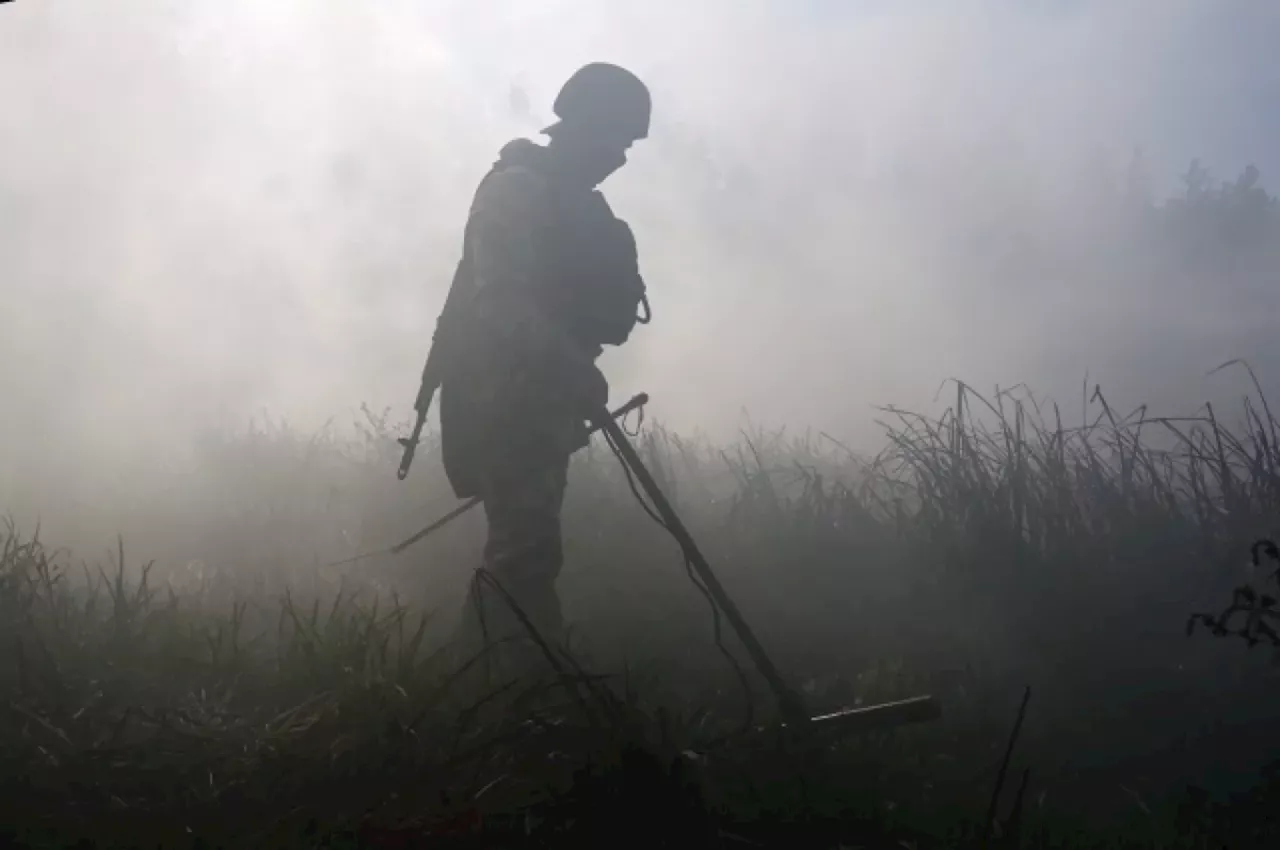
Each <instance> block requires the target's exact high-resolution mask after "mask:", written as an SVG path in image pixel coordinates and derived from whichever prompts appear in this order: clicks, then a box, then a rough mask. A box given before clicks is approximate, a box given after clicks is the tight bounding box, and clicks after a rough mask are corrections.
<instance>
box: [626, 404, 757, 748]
mask: <svg viewBox="0 0 1280 850" xmlns="http://www.w3.org/2000/svg"><path fill="white" fill-rule="evenodd" d="M640 410H641V416H642V417H643V411H644V408H643V407H641V408H640ZM642 421H643V420H642ZM639 430H640V423H637V425H636V432H637V433H639ZM624 433H625V432H624ZM604 439H605V443H607V444H608V446H609V450H610V451H611V452H613V456H614V457H615V458H617V459H618V463H619V464H620V465H621V466H622V474H623V475H624V476H625V477H626V479H627V487H628V489H630V490H631V495H632V496H634V497H635V500H636V501H637V502H638V503H639V504H640V507H641V508H642V509H643V510H644V512H645V513H646V514H648V515H649V518H650V519H652V520H653V521H654V522H655V523H657V524H658V526H659V527H660V528H661V529H662V530H663V531H665V532H667V533H668V534H670V535H671V538H672V539H673V540H675V541H676V545H678V546H679V547H680V554H681V557H682V559H683V560H684V571H685V574H686V575H687V576H688V577H689V581H690V583H692V584H693V586H694V587H695V588H697V590H698V592H699V593H701V594H702V596H703V598H704V599H706V600H707V605H708V607H710V609H711V631H712V635H713V637H714V639H715V644H716V648H717V649H719V650H720V652H721V654H722V655H724V657H725V658H726V659H727V660H728V661H729V665H730V666H731V667H732V668H733V672H734V674H735V675H737V677H738V682H739V684H741V686H742V690H743V693H744V694H745V696H746V702H747V716H746V720H745V721H744V723H743V728H744V729H750V728H751V726H752V725H753V724H754V722H755V697H754V695H753V694H752V692H751V683H750V681H749V680H748V679H747V674H746V671H744V670H743V669H742V665H741V664H739V663H738V659H737V658H735V657H734V656H733V653H732V652H730V651H729V648H728V647H727V646H725V644H724V634H723V630H722V628H721V625H720V606H718V605H716V601H715V598H714V597H713V596H712V595H711V591H709V590H708V589H707V587H706V585H704V584H703V583H702V582H701V581H700V580H699V579H698V577H697V576H696V575H694V572H693V559H692V558H691V557H690V555H689V552H688V550H687V549H686V548H685V544H684V542H683V541H681V540H680V537H679V536H678V535H676V534H675V532H674V531H672V529H671V527H670V526H669V525H667V523H666V522H664V521H663V519H662V517H660V516H658V514H657V512H655V511H654V509H653V508H652V507H651V506H650V505H649V503H648V501H647V500H646V499H645V498H644V495H643V494H641V492H640V490H639V488H637V487H636V482H635V478H634V477H633V475H632V472H631V468H630V467H629V466H628V465H627V461H626V458H624V457H623V455H622V452H621V451H620V450H619V449H618V446H617V445H616V444H615V443H614V441H613V437H612V435H610V434H609V432H608V431H606V432H604Z"/></svg>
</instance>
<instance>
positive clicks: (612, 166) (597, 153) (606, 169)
mask: <svg viewBox="0 0 1280 850" xmlns="http://www.w3.org/2000/svg"><path fill="white" fill-rule="evenodd" d="M562 141H563V143H565V144H564V147H565V148H567V150H566V153H567V154H568V155H569V156H570V158H571V162H572V166H573V170H574V171H575V172H577V173H578V175H579V176H580V177H581V178H582V179H583V180H584V181H585V182H587V183H588V184H589V185H591V186H598V185H599V184H601V183H603V182H604V181H605V180H606V179H608V177H609V175H611V174H613V173H614V172H615V171H617V170H618V169H619V168H621V167H622V166H624V165H626V164H627V151H628V150H630V149H631V144H632V139H630V138H628V137H626V136H621V135H616V134H610V133H606V132H600V131H595V132H590V133H587V132H584V133H574V134H572V135H570V134H568V133H566V134H565V135H564V136H563V137H562Z"/></svg>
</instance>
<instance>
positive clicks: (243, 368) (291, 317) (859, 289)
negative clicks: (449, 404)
mask: <svg viewBox="0 0 1280 850" xmlns="http://www.w3.org/2000/svg"><path fill="white" fill-rule="evenodd" d="M1278 36H1280V5H1276V4H1273V3H1260V2H1245V1H1244V0H1203V2H1190V0H1162V1H1161V2H1156V0H1150V2H1118V1H1117V0H1111V2H1049V0H1043V1H1042V2H1027V1H1026V0H1023V2H1016V3H1014V2H995V0H981V2H979V1H978V0H974V1H973V2H963V0H949V2H915V3H900V2H895V3H888V2H854V0H849V2H836V0H821V2H819V0H788V2H772V3H764V2H750V1H749V0H698V2H695V3H688V2H675V0H670V2H664V1H663V0H647V2H633V0H610V2H607V3H605V2H598V0H562V2H540V3H527V2H514V0H508V1H507V2H476V0H466V2H463V1H462V0H456V1H455V0H438V2H427V0H412V1H411V0H378V2H361V3H355V2H350V0H270V2H262V1H261V0H218V2H212V0H112V1H111V2H109V3H106V2H96V3H95V2H89V0H24V2H18V3H13V4H8V5H5V6H3V7H0V102H3V104H4V108H3V109H2V110H0V145H2V150H3V154H4V156H3V158H0V287H2V290H0V291H3V293H4V295H5V297H4V300H3V302H2V304H0V311H2V312H0V357H3V360H2V361H0V389H3V393H2V394H0V399H2V400H3V401H2V402H0V403H2V404H3V409H0V429H2V433H3V434H4V435H5V440H4V445H3V447H0V476H3V478H4V479H5V481H4V484H3V486H0V496H7V497H8V498H18V497H21V496H22V495H23V494H26V495H27V496H28V497H31V498H34V496H32V495H31V494H32V493H33V492H34V491H33V490H32V487H34V486H35V485H34V484H31V481H32V479H33V478H34V477H42V478H43V479H44V480H47V481H55V480H56V481H66V480H69V479H68V478H66V476H75V475H79V474H80V473H79V472H78V471H77V467H76V466H75V465H76V464H77V463H80V462H85V463H88V462H89V459H92V460H93V466H94V468H95V469H109V468H112V464H115V463H117V462H118V463H119V464H121V466H120V468H121V469H136V468H137V466H136V464H137V463H139V462H141V460H140V459H145V457H147V454H146V452H149V451H150V450H151V449H152V448H153V447H156V446H166V445H171V444H172V443H174V442H180V441H181V440H182V439H184V438H185V436H187V435H190V434H191V433H193V431H194V430H195V429H197V428H199V427H202V426H208V425H212V426H217V427H236V426H239V425H242V424H243V423H244V422H246V421H247V419H248V418H249V417H250V416H252V415H254V414H255V413H260V412H261V411H264V410H266V411H269V412H270V413H272V414H273V415H275V416H278V417H286V418H288V419H290V420H293V421H296V422H298V423H300V424H302V425H306V426H308V427H311V426H314V425H316V424H318V423H321V422H323V421H324V420H325V419H327V418H329V417H331V416H333V417H337V418H338V419H340V420H342V421H346V420H348V419H350V417H351V415H352V411H354V410H355V409H356V408H357V407H358V406H359V404H360V403H361V402H368V403H369V404H370V405H371V406H373V407H375V408H382V407H385V406H392V407H394V408H395V410H396V411H397V412H398V413H400V414H401V415H404V416H408V415H409V412H410V411H409V409H408V408H409V406H410V404H411V401H412V397H413V393H414V391H415V389H416V381H417V377H418V373H419V370H420V368H421V361H422V358H423V357H424V356H425V354H426V350H427V343H428V340H429V337H430V333H431V330H432V328H433V326H434V321H435V317H436V313H437V311H438V309H439V306H440V303H441V301H442V299H443V297H444V291H445V287H446V286H447V284H448V280H449V276H450V274H451V272H452V268H453V265H454V263H455V262H456V259H457V256H458V247H459V246H458V238H459V233H460V229H461V227H462V224H463V219H464V216H465V212H466V207H467V204H468V201H469V199H470V194H471V192H472V191H473V190H474V186H475V183H476V181H477V180H478V179H479V178H480V176H481V175H482V174H483V172H484V170H485V169H486V167H487V166H488V164H489V163H490V162H491V161H492V159H493V158H494V156H495V154H496V152H497V150H498V148H499V147H500V146H501V145H502V144H503V143H504V142H505V141H507V140H508V139H510V138H512V137H514V136H519V135H533V134H536V133H537V131H538V129H539V128H540V127H542V126H544V125H545V124H546V123H548V122H549V120H550V102H551V99H552V98H553V96H554V93H555V90H556V89H557V87H558V86H559V84H560V83H561V82H562V81H563V80H564V78H565V77H566V76H567V75H568V74H569V73H570V72H571V71H572V70H573V69H574V68H576V67H577V66H579V65H581V64H583V63H584V62H587V61H591V60H596V59H605V60H611V61H615V62H619V63H622V64H625V65H627V66H629V67H631V68H632V69H634V70H635V71H637V72H638V73H640V74H641V75H642V76H643V77H644V78H645V79H646V80H647V81H649V82H650V84H651V87H652V89H653V92H654V100H655V119H654V128H653V133H652V138H651V139H650V140H648V141H646V142H644V143H642V144H640V145H639V146H638V147H637V148H636V149H635V152H634V155H633V157H632V163H631V165H630V166H629V167H628V168H627V169H626V170H624V171H623V172H622V173H620V174H619V175H617V176H616V177H615V178H613V179H612V180H611V181H610V182H609V183H607V184H606V186H605V188H606V191H607V193H608V194H609V196H610V198H611V199H612V201H613V202H614V205H615V208H616V209H617V210H618V212H619V213H620V214H621V215H623V216H624V217H627V218H629V219H630V220H631V221H632V222H633V224H634V226H635V229H636V232H637V237H638V240H639V244H640V249H641V263H642V269H643V271H644V272H645V274H646V278H647V280H648V282H649V285H650V289H651V291H652V298H653V303H654V310H655V314H656V319H655V322H654V324H653V325H652V326H651V327H650V328H645V329H641V330H640V331H639V332H638V333H637V334H636V336H635V338H634V342H633V344H632V345H630V346H628V349H627V350H626V351H623V352H611V353H609V354H608V355H606V358H605V360H604V365H605V367H606V371H607V372H608V374H609V375H610V378H611V380H612V383H613V386H614V396H615V398H618V399H621V398H623V397H625V396H628V395H630V394H631V393H633V392H635V391H638V390H641V389H643V390H647V391H649V392H650V393H651V395H652V396H653V399H654V403H653V408H652V411H651V412H652V414H653V415H655V416H658V417H660V418H663V419H665V420H668V421H670V422H672V423H673V424H675V425H677V426H678V427H681V428H685V429H687V428H691V427H693V426H695V425H696V426H700V427H703V428H706V429H708V430H709V431H711V432H713V433H719V432H723V431H725V429H729V428H732V427H735V426H737V425H739V424H741V422H742V410H743V409H744V408H745V409H746V410H748V411H749V412H750V414H751V416H752V418H754V419H756V420H760V421H763V422H766V423H772V424H790V425H792V426H796V427H803V426H806V425H809V426H813V427H814V428H816V429H825V430H828V431H833V432H840V433H843V434H849V435H852V436H855V437H857V436H867V435H868V434H869V433H870V432H869V430H868V429H870V428H871V421H872V418H873V413H872V411H871V405H872V404H877V403H890V402H897V403H902V404H907V405H911V404H922V405H927V404H928V403H929V401H930V399H931V398H932V396H933V393H934V390H935V389H936V388H937V386H938V385H939V383H940V382H941V381H942V380H943V379H945V378H947V377H951V376H955V377H962V378H965V379H967V380H969V381H971V382H973V383H975V384H977V385H979V386H981V387H984V388H985V387H990V386H992V385H993V384H996V383H1000V384H1002V385H1009V384H1014V383H1017V382H1020V381H1025V382H1028V383H1030V384H1031V385H1033V386H1034V387H1038V388H1041V389H1043V390H1044V391H1047V392H1055V393H1061V392H1070V393H1072V396H1071V398H1073V399H1074V398H1075V397H1076V395H1075V394H1076V393H1077V392H1078V391H1077V389H1076V387H1078V385H1079V382H1080V380H1081V379H1082V378H1083V376H1084V373H1085V372H1086V371H1089V372H1091V373H1092V374H1093V376H1094V377H1095V378H1098V379H1101V380H1102V381H1103V383H1104V385H1105V384H1107V383H1108V382H1109V381H1110V383H1112V384H1115V385H1118V388H1117V391H1118V392H1122V393H1129V394H1131V395H1132V396H1133V397H1134V398H1135V399H1137V398H1139V397H1144V396H1143V392H1144V390H1145V389H1146V388H1148V387H1149V388H1150V393H1151V395H1152V397H1153V398H1155V399H1156V400H1163V401H1177V400H1178V399H1179V398H1180V397H1182V395H1183V394H1185V399H1186V400H1187V403H1188V404H1189V405H1194V404H1196V403H1198V402H1199V401H1200V400H1201V399H1202V398H1203V397H1204V396H1205V392H1206V386H1207V385H1206V383H1205V382H1204V380H1203V379H1202V376H1203V373H1204V372H1205V371H1206V370H1207V369H1208V368H1210V367H1212V366H1213V365H1215V364H1216V363H1217V362H1219V361H1220V360H1223V359H1226V358H1228V357H1231V356H1235V355H1238V354H1243V355H1249V356H1253V357H1255V358H1256V357H1261V356H1262V355H1263V354H1265V351H1262V350H1260V349H1258V348H1257V346H1258V345H1259V343H1258V339H1259V338H1260V337H1259V332H1258V331H1257V328H1258V327H1260V325H1259V324H1258V323H1265V321H1267V320H1269V315H1264V316H1258V315H1257V312H1256V310H1255V311H1253V312H1252V313H1251V314H1250V315H1244V314H1237V313H1233V312H1231V311H1230V310H1227V309H1226V308H1223V309H1222V310H1217V308H1212V309H1211V308H1210V306H1208V305H1210V303H1211V301H1212V299H1211V298H1210V297H1209V296H1208V295H1205V296H1204V298H1203V299H1201V298H1200V296H1198V295H1195V294H1194V293H1193V294H1192V295H1189V296H1187V298H1185V299H1183V298H1182V297H1181V296H1179V298H1169V297H1159V298H1155V299H1153V297H1152V296H1153V294H1155V293H1153V291H1152V290H1151V288H1150V285H1149V282H1148V281H1149V278H1150V277H1151V263H1149V262H1148V259H1149V258H1146V257H1143V256H1136V255H1135V256H1118V257H1114V258H1112V259H1113V262H1112V261H1108V262H1112V264H1111V265H1102V264H1101V261H1100V260H1096V258H1095V259H1090V261H1089V262H1088V263H1084V260H1083V259H1082V260H1081V262H1082V263H1084V265H1081V266H1080V269H1083V271H1081V270H1080V269H1077V271H1076V272H1070V273H1069V272H1068V270H1066V269H1065V268H1064V270H1063V272H1062V276H1061V279H1058V280H1051V279H1047V278H1046V277H1045V276H1043V275H1040V276H1037V279H1018V278H1017V277H1016V276H1015V275H1011V274H1008V269H1010V268H1016V263H1014V261H1012V260H1010V261H1009V263H1013V265H1009V264H1005V265H1001V263H1004V262H1005V261H1004V260H1000V261H999V262H997V261H996V260H995V259H993V256H994V255H995V254H998V253H999V252H1000V251H1001V250H1003V249H1004V248H1005V247H1007V246H1003V245H992V244H989V243H984V242H982V241H981V240H980V239H979V238H978V237H977V236H975V234H976V233H979V232H981V227H980V225H982V223H983V222H987V221H988V220H989V221H991V222H992V223H993V226H994V224H995V223H999V222H1007V221H1010V220H1019V219H1020V218H1025V220H1027V221H1046V220H1052V221H1056V222H1058V224H1059V225H1060V227H1055V228H1053V230H1054V231H1055V232H1056V231H1058V230H1062V231H1063V232H1066V230H1070V229H1071V228H1076V227H1080V228H1087V227H1088V226H1089V225H1090V221H1089V217H1088V214H1087V211H1086V208H1085V207H1083V206H1079V205H1078V204H1077V202H1076V201H1075V200H1073V198H1075V195H1074V194H1073V193H1074V192H1077V191H1078V190H1079V187H1080V183H1081V179H1082V178H1081V175H1082V174H1085V173H1091V172H1088V169H1089V168H1095V169H1096V168H1098V167H1101V166H1100V165H1099V163H1103V162H1107V163H1109V164H1110V167H1111V168H1113V169H1114V170H1116V171H1117V172H1118V173H1121V174H1122V173H1123V169H1124V167H1125V165H1126V163H1127V161H1128V159H1129V157H1130V154H1131V151H1132V150H1133V148H1134V147H1135V146H1140V147H1141V148H1142V149H1143V151H1144V155H1145V159H1146V161H1147V162H1148V163H1149V166H1150V169H1151V172H1152V174H1153V176H1154V177H1155V178H1156V180H1157V183H1158V184H1159V185H1160V186H1161V187H1162V188H1164V189H1166V190H1171V189H1172V188H1173V185H1174V183H1175V181H1176V175H1177V174H1178V173H1179V172H1180V171H1181V170H1182V169H1184V168H1185V166H1186V163H1187V162H1188V161H1189V159H1190V158H1191V157H1192V156H1197V155H1198V156H1201V157H1203V158H1204V160H1205V161H1206V162H1207V163H1209V164H1210V166H1212V167H1214V168H1215V176H1217V177H1221V178H1227V177H1232V176H1234V175H1235V174H1236V173H1237V172H1238V171H1239V170H1240V169H1241V168H1243V166H1244V165H1246V164H1248V163H1254V164H1256V165H1258V166H1259V167H1260V168H1261V169H1262V171H1263V175H1264V179H1266V178H1267V177H1270V180H1269V181H1268V185H1269V186H1270V187H1271V188H1272V189H1273V190H1274V189H1275V188H1278V187H1280V54H1277V53H1276V52H1275V50H1274V47H1275V44H1276V40H1277V37H1278ZM526 104H527V107H526ZM1046 211H1047V212H1046ZM1032 212H1035V213H1036V215H1038V216H1039V217H1031V216H1030V213H1032ZM1055 216H1056V218H1055ZM1049 230H1050V228H1047V227H1046V228H1044V232H1043V233H1037V232H1030V233H1027V234H1025V237H1026V239H1027V240H1029V242H1030V243H1033V244H1038V242H1037V240H1038V239H1040V238H1041V237H1042V236H1043V237H1045V238H1051V237H1053V234H1052V233H1049V232H1048V231H1049ZM1081 253H1092V252H1081ZM1072 267H1073V268H1074V266H1072ZM1130 270H1132V271H1133V274H1132V275H1130V274H1129V273H1128V272H1129V271H1130ZM1140 272H1141V273H1140ZM1072 274H1077V275H1078V276H1077V277H1072V276H1071V275H1072ZM1215 310H1217V312H1215ZM1246 320H1249V321H1246ZM1250 321H1251V322H1253V324H1252V325H1250V324H1249V322H1250ZM54 470H57V471H58V475H57V476H54V473H53V471H54ZM121 474H124V473H121ZM15 493H16V494H17V496H15V495H14V494H15ZM41 498H47V494H45V495H43V496H41Z"/></svg>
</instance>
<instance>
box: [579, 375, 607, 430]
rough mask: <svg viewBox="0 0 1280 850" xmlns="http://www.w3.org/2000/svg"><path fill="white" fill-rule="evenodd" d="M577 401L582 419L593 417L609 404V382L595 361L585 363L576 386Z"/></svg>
mask: <svg viewBox="0 0 1280 850" xmlns="http://www.w3.org/2000/svg"><path fill="white" fill-rule="evenodd" d="M578 401H579V403H580V404H581V405H582V415H583V418H584V419H594V418H595V416H596V414H598V413H599V412H600V411H601V410H603V409H604V408H605V407H606V406H607V405H608V404H609V382H608V381H607V380H605V377H604V373H603V372H601V371H600V367H599V366H597V365H596V364H595V363H587V364H586V368H584V369H583V370H582V380H581V381H580V382H579V386H578Z"/></svg>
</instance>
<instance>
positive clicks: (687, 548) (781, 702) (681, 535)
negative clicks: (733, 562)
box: [595, 411, 809, 726]
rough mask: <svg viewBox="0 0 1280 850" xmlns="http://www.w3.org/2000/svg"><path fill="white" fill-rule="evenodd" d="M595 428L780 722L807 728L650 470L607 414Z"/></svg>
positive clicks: (800, 707)
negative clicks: (718, 614)
mask: <svg viewBox="0 0 1280 850" xmlns="http://www.w3.org/2000/svg"><path fill="white" fill-rule="evenodd" d="M595 426H596V427H597V428H599V429H600V430H601V431H603V432H604V433H605V434H606V435H608V437H609V440H610V441H611V442H612V443H613V444H614V446H615V447H616V448H617V450H618V453H619V454H621V455H622V459H623V461H625V462H626V464H627V466H628V467H629V468H630V469H631V472H632V473H633V474H634V475H635V476H636V478H637V479H638V480H639V482H640V486H641V487H642V488H643V489H644V492H645V494H646V495H647V496H648V497H649V500H650V501H651V502H653V506H654V509H655V510H657V512H658V516H659V517H661V519H662V521H663V523H665V524H666V526H667V528H668V529H669V530H670V532H671V535H672V536H673V537H675V538H676V541H677V542H678V543H679V544H680V548H681V549H683V550H684V552H685V555H686V556H687V557H688V559H689V562H690V563H691V564H692V565H693V568H694V569H695V570H696V571H697V572H698V577H699V578H700V579H702V583H703V584H704V585H705V586H706V588H707V592H708V593H710V594H711V598H712V599H713V600H714V601H715V603H716V605H717V606H718V607H719V608H720V610H721V611H722V612H723V613H724V616H725V619H727V620H728V621H729V625H731V626H733V630H734V631H735V632H737V634H738V638H739V639H740V640H741V641H742V644H743V646H745V647H746V650H747V654H748V655H750V656H751V661H752V663H754V664H755V666H756V669H758V670H759V671H760V675H762V676H764V678H765V681H766V682H768V683H769V688H770V689H771V690H772V691H773V693H774V696H775V697H776V698H777V700H778V707H779V709H780V710H781V711H782V716H783V718H784V719H785V720H786V721H787V722H788V723H791V724H795V725H797V726H799V725H804V724H807V723H808V722H809V713H808V711H806V709H805V706H804V702H803V701H802V700H801V699H800V695H799V694H797V693H796V692H795V691H793V690H792V689H791V688H790V687H789V686H788V685H787V683H786V682H785V681H784V680H783V678H782V675H781V674H780V673H779V672H778V668H777V667H775V666H773V661H772V660H771V659H770V658H769V655H768V653H766V652H765V651H764V647H763V646H761V644H760V641H759V640H757V639H756V636H755V633H754V632H752V631H751V627H750V626H748V625H747V621H746V620H745V619H744V618H743V616H742V613H741V612H740V611H739V610H738V606H737V605H735V604H733V600H732V599H730V598H729V594H728V592H726V591H725V589H724V586H723V585H722V584H720V580H719V579H717V578H716V576H715V573H714V572H712V571H711V565H710V564H708V563H707V559H706V558H704V557H703V556H702V552H701V550H699V549H698V544H697V543H695V542H694V540H693V536H692V535H691V534H690V533H689V530H688V529H687V528H685V526H684V523H683V522H681V521H680V517H679V516H678V515H677V514H676V512H675V509H674V508H673V507H671V503H670V502H669V501H667V498H666V496H664V495H663V494H662V491H661V490H660V489H659V488H658V482H656V481H654V479H653V476H652V475H650V474H649V470H648V469H646V468H645V465H644V463H643V462H642V461H641V460H640V455H639V454H637V453H636V450H635V448H634V447H632V445H631V443H630V441H628V440H627V436H626V434H624V433H623V432H622V429H621V428H619V427H618V425H617V423H616V422H614V421H613V418H612V417H610V416H609V414H608V412H607V411H601V412H600V414H599V415H598V416H596V419H595Z"/></svg>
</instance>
